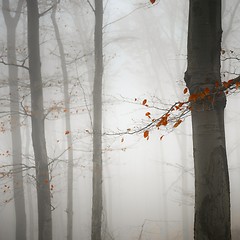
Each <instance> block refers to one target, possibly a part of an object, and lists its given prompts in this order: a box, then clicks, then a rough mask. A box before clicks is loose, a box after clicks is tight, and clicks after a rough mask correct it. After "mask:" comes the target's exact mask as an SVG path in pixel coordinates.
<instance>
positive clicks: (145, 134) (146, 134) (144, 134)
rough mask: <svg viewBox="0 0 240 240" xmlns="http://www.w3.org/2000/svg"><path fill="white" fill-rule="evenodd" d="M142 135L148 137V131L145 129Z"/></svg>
mask: <svg viewBox="0 0 240 240" xmlns="http://www.w3.org/2000/svg"><path fill="white" fill-rule="evenodd" d="M143 136H144V138H148V136H149V131H148V130H146V131H145V132H144V133H143Z"/></svg>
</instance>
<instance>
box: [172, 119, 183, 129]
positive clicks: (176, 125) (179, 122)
mask: <svg viewBox="0 0 240 240" xmlns="http://www.w3.org/2000/svg"><path fill="white" fill-rule="evenodd" d="M181 123H182V120H181V119H179V120H178V121H177V122H176V123H175V124H174V125H173V127H174V128H176V127H178V126H179V124H181Z"/></svg>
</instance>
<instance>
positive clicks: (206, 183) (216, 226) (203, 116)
mask: <svg viewBox="0 0 240 240" xmlns="http://www.w3.org/2000/svg"><path fill="white" fill-rule="evenodd" d="M221 36H222V28H221V0H190V7H189V31H188V68H187V71H186V74H185V81H186V84H187V86H188V88H189V90H190V94H193V93H199V92H200V91H202V90H204V89H205V88H206V87H208V88H209V89H210V90H211V89H213V88H214V86H215V82H218V83H219V84H221V79H220V50H221ZM225 104H226V100H225V95H224V94H223V93H222V94H219V95H216V96H215V98H214V101H212V100H211V101H209V102H208V101H207V100H202V101H197V102H195V103H193V104H192V107H193V110H192V128H193V151H194V165H195V166H194V169H195V222H194V239H196V240H230V239H231V233H230V193H229V176H228V166H227V156H226V146H225V133H224V108H225Z"/></svg>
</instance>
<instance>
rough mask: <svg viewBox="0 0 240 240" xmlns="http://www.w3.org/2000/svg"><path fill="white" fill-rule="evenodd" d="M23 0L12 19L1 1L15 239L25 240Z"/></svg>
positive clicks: (5, 1) (8, 10) (20, 0)
mask: <svg viewBox="0 0 240 240" xmlns="http://www.w3.org/2000/svg"><path fill="white" fill-rule="evenodd" d="M22 5H23V0H19V1H18V5H17V9H16V13H15V14H14V17H12V16H11V14H10V6H9V0H3V1H2V11H3V16H4V20H5V23H6V27H7V59H8V63H9V64H13V65H9V66H8V83H9V88H10V113H11V119H10V123H11V137H12V161H13V173H14V174H13V191H14V206H15V215H16V239H17V240H26V213H25V198H24V189H23V176H22V172H21V171H20V169H21V164H22V143H21V142H22V141H21V130H20V125H21V124H20V116H19V112H20V111H19V92H18V67H16V66H14V65H16V64H17V58H16V28H17V24H18V22H19V18H20V14H21V10H22Z"/></svg>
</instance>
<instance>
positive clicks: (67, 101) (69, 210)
mask: <svg viewBox="0 0 240 240" xmlns="http://www.w3.org/2000/svg"><path fill="white" fill-rule="evenodd" d="M53 4H54V7H53V11H52V15H51V19H52V23H53V27H54V32H55V36H56V40H57V44H58V50H59V53H60V60H61V68H62V74H63V91H64V105H65V124H66V125H65V126H66V130H68V131H69V134H68V135H67V147H68V180H67V183H68V188H67V240H72V234H73V149H72V134H71V118H70V96H69V87H68V81H69V79H68V72H67V64H66V58H65V53H64V47H63V43H62V40H61V37H60V32H59V29H58V25H57V21H56V10H57V0H54V1H53Z"/></svg>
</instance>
